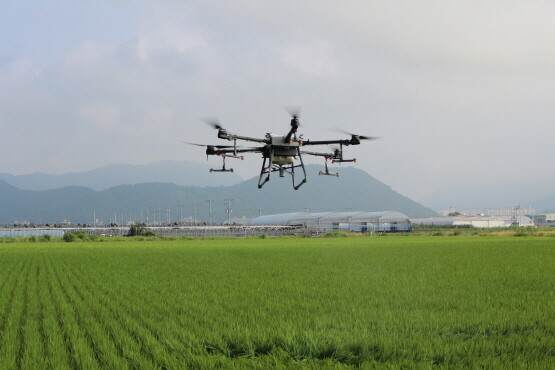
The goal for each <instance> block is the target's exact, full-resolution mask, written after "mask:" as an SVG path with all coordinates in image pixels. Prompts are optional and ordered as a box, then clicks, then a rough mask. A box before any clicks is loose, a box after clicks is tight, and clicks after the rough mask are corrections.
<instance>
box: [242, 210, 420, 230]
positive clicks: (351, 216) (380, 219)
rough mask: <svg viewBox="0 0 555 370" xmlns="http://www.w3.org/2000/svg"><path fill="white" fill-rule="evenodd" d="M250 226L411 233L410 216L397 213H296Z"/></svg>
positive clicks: (262, 218) (252, 222)
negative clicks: (286, 226) (291, 226)
mask: <svg viewBox="0 0 555 370" xmlns="http://www.w3.org/2000/svg"><path fill="white" fill-rule="evenodd" d="M248 225H302V226H306V227H316V228H320V229H323V230H348V231H359V232H368V231H380V232H383V231H411V230H412V225H411V223H410V219H409V218H408V216H406V215H405V214H403V213H401V212H396V211H383V212H363V211H358V212H320V213H309V212H296V213H281V214H275V215H265V216H260V217H256V218H253V219H252V220H250V222H249V223H248Z"/></svg>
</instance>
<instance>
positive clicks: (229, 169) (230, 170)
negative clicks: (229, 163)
mask: <svg viewBox="0 0 555 370" xmlns="http://www.w3.org/2000/svg"><path fill="white" fill-rule="evenodd" d="M210 172H233V168H220V169H217V168H216V169H214V168H211V169H210Z"/></svg>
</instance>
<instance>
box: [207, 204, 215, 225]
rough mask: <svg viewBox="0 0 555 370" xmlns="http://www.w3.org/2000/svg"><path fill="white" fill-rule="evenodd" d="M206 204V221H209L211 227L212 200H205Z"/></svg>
mask: <svg viewBox="0 0 555 370" xmlns="http://www.w3.org/2000/svg"><path fill="white" fill-rule="evenodd" d="M205 202H207V203H208V219H209V221H210V225H212V203H214V199H208V200H205Z"/></svg>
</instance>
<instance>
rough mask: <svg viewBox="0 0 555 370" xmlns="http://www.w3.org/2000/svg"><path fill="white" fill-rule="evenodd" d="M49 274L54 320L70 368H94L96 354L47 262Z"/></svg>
mask: <svg viewBox="0 0 555 370" xmlns="http://www.w3.org/2000/svg"><path fill="white" fill-rule="evenodd" d="M46 266H47V271H48V275H49V282H50V285H49V292H50V295H51V297H52V302H53V305H54V310H55V312H56V321H57V323H58V325H59V327H60V328H61V331H62V336H63V341H64V345H65V349H66V351H67V354H68V358H69V361H70V366H71V367H72V368H79V369H81V368H87V369H90V368H94V367H95V366H94V365H98V364H97V362H96V355H95V354H94V353H93V352H92V351H91V349H90V348H89V346H88V343H87V340H86V339H85V337H84V335H83V332H82V331H81V330H80V329H79V326H78V324H77V322H76V320H75V317H74V315H73V308H72V307H71V306H70V305H69V303H68V302H67V301H65V300H64V295H63V293H62V287H61V286H60V281H59V280H58V279H57V278H56V274H55V273H54V267H53V266H52V262H51V261H49V263H47V265H46Z"/></svg>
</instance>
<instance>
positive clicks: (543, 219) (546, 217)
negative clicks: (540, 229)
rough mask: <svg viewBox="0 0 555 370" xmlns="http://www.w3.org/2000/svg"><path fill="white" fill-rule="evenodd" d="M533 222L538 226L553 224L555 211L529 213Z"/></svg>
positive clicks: (554, 222)
mask: <svg viewBox="0 0 555 370" xmlns="http://www.w3.org/2000/svg"><path fill="white" fill-rule="evenodd" d="M530 217H531V218H532V219H533V220H534V223H535V224H536V225H538V226H551V225H553V224H555V213H541V214H537V215H534V214H533V215H530Z"/></svg>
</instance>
